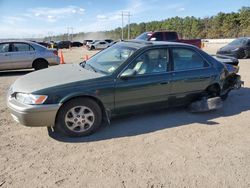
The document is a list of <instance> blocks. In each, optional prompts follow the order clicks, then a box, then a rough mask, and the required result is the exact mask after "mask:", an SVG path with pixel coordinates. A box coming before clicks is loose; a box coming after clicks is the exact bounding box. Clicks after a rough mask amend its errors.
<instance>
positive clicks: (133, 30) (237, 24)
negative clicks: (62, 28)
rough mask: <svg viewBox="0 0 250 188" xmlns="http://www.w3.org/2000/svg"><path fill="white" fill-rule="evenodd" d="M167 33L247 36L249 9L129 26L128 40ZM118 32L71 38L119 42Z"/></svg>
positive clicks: (81, 35) (187, 35)
mask: <svg viewBox="0 0 250 188" xmlns="http://www.w3.org/2000/svg"><path fill="white" fill-rule="evenodd" d="M157 30H171V31H176V32H177V33H178V34H179V36H180V37H182V38H184V39H191V38H236V37H240V36H250V7H242V8H241V9H240V10H238V11H237V12H231V13H223V12H220V13H218V14H217V15H215V16H211V17H204V18H196V17H194V16H187V17H184V18H182V17H178V16H176V17H172V18H168V19H164V20H161V21H151V22H142V23H139V24H137V23H132V24H130V37H131V38H135V37H136V36H138V35H140V34H141V33H143V32H145V31H157ZM123 31H124V36H125V38H126V36H128V25H126V26H125V27H124V28H123ZM121 32H122V28H121V27H118V28H116V29H114V30H110V31H100V32H87V33H84V32H81V33H77V34H73V36H71V38H72V39H73V40H83V39H91V38H88V36H91V35H92V34H96V36H98V35H100V36H105V37H106V38H111V39H115V40H117V39H121ZM51 38H52V39H53V40H67V39H68V35H67V34H63V35H57V36H53V37H50V38H49V37H45V40H49V39H51Z"/></svg>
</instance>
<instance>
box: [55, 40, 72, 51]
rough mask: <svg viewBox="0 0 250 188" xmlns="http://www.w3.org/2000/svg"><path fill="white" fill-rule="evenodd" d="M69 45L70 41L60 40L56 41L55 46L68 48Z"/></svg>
mask: <svg viewBox="0 0 250 188" xmlns="http://www.w3.org/2000/svg"><path fill="white" fill-rule="evenodd" d="M70 47H71V42H70V41H60V42H58V43H57V48H58V49H63V48H66V49H69V48H70Z"/></svg>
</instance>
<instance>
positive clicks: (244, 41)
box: [229, 38, 246, 45]
mask: <svg viewBox="0 0 250 188" xmlns="http://www.w3.org/2000/svg"><path fill="white" fill-rule="evenodd" d="M245 43H246V39H244V38H240V39H236V40H233V41H232V42H230V43H229V45H242V44H245Z"/></svg>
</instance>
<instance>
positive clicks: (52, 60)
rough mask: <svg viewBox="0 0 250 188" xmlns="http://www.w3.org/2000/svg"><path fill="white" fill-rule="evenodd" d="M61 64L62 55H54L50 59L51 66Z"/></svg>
mask: <svg viewBox="0 0 250 188" xmlns="http://www.w3.org/2000/svg"><path fill="white" fill-rule="evenodd" d="M59 64H60V57H58V56H57V57H54V58H51V59H49V66H53V65H59Z"/></svg>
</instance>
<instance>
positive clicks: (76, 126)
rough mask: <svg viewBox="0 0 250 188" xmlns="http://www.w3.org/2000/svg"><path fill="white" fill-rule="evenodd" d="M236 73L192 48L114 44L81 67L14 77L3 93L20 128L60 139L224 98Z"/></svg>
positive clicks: (165, 44)
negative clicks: (51, 130) (43, 130)
mask: <svg viewBox="0 0 250 188" xmlns="http://www.w3.org/2000/svg"><path fill="white" fill-rule="evenodd" d="M237 71H238V70H237V69H235V68H234V67H233V66H232V65H225V64H223V63H221V62H219V61H217V60H216V59H214V58H213V57H211V56H210V55H208V54H206V53H205V52H203V51H202V50H199V49H198V48H196V47H194V46H192V45H186V44H182V43H170V42H146V43H145V42H141V41H129V42H118V43H116V44H114V45H112V46H111V47H109V48H107V49H105V50H102V51H101V52H99V53H97V54H96V55H95V56H93V57H92V58H90V59H89V60H88V61H87V62H83V63H80V64H73V65H69V64H68V65H63V66H57V67H53V68H50V69H47V70H43V71H38V72H34V73H30V74H28V75H25V76H23V77H21V78H19V79H18V80H17V81H16V82H15V83H14V84H13V85H12V87H11V89H10V91H9V95H8V107H9V108H10V110H11V113H12V116H13V117H14V119H15V120H18V121H19V122H21V123H22V124H24V125H27V126H53V125H55V129H56V130H59V131H60V132H62V133H63V134H66V135H69V136H83V135H88V134H91V133H93V132H94V131H96V130H97V128H98V127H99V126H100V125H101V122H102V121H105V120H106V121H109V118H110V117H112V116H115V115H119V114H124V113H131V112H136V111H140V110H146V109H150V110H152V109H154V108H161V107H163V108H165V107H168V106H180V105H186V104H189V103H191V102H193V101H196V100H200V99H201V98H204V97H206V98H213V97H217V98H219V97H222V98H223V99H226V97H227V95H228V93H229V92H230V90H231V89H234V88H238V87H240V85H241V81H240V76H239V75H237ZM61 73H63V74H61ZM65 77H67V79H65ZM37 80H39V82H37ZM52 80H53V81H52ZM33 82H34V83H35V84H33ZM28 83H29V84H28ZM24 86H25V87H24ZM24 104H25V105H24ZM20 106H22V107H23V106H24V107H23V108H20ZM23 111H25V113H23Z"/></svg>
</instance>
